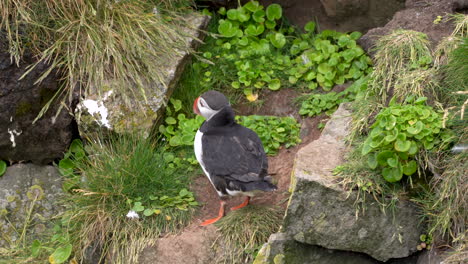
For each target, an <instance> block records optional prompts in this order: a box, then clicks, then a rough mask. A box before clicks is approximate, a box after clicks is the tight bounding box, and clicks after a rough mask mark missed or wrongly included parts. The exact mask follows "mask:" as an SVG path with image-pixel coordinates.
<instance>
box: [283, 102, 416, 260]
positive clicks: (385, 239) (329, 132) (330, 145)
mask: <svg viewBox="0 0 468 264" xmlns="http://www.w3.org/2000/svg"><path fill="white" fill-rule="evenodd" d="M350 121H351V116H350V112H349V111H348V110H347V109H346V105H344V104H342V105H341V106H340V107H339V109H338V110H337V111H336V112H335V114H334V115H333V116H332V118H331V120H330V121H329V122H328V123H327V125H326V127H325V129H324V131H323V133H322V135H321V137H320V138H319V139H318V140H316V141H313V142H311V143H310V144H309V145H307V146H305V147H303V148H302V149H301V150H300V151H299V152H298V153H297V154H296V155H297V156H296V162H295V167H294V169H293V177H294V181H293V182H295V186H294V190H293V194H292V196H291V199H290V203H289V206H288V209H287V214H286V216H285V220H284V225H283V227H284V232H285V233H287V234H288V235H289V236H292V237H293V238H294V239H295V240H296V241H298V242H301V243H306V244H310V245H319V246H322V247H326V248H329V249H337V250H346V251H354V252H362V253H366V254H368V255H370V256H372V257H373V258H375V259H377V260H380V261H387V260H388V259H390V258H402V257H406V256H409V255H410V254H411V253H413V252H415V251H416V246H417V245H418V242H419V236H420V234H421V233H422V227H421V226H419V222H420V221H419V216H418V213H417V209H416V206H414V205H413V204H412V203H409V202H404V201H399V202H398V203H397V204H396V205H395V215H392V214H391V213H389V212H387V214H385V213H384V212H383V211H382V210H381V207H380V205H379V204H378V203H377V202H376V201H375V200H374V199H373V197H366V199H365V201H366V204H365V208H366V210H365V214H364V215H362V214H361V215H359V216H358V215H357V214H356V212H357V210H356V207H355V205H354V204H355V201H356V193H355V192H352V191H351V192H348V191H345V190H343V189H341V188H340V186H338V185H337V184H336V180H337V179H336V176H333V174H332V170H333V169H334V168H335V167H336V166H338V165H340V164H342V162H343V161H344V160H343V157H344V154H345V152H346V145H345V142H344V138H345V137H346V136H347V135H348V133H349V125H350Z"/></svg>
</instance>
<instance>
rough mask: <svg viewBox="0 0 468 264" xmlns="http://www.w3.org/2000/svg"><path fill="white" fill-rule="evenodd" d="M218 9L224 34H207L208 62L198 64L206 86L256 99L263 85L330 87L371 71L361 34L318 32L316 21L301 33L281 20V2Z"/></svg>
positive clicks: (206, 55) (355, 78) (275, 87)
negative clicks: (236, 91) (360, 45)
mask: <svg viewBox="0 0 468 264" xmlns="http://www.w3.org/2000/svg"><path fill="white" fill-rule="evenodd" d="M218 13H219V16H220V17H215V21H217V22H216V25H217V27H216V29H217V31H218V33H219V34H220V35H221V37H220V38H219V39H217V40H214V39H211V38H208V40H207V41H206V43H207V45H206V46H207V47H208V46H209V48H203V47H202V50H203V51H205V52H204V53H203V58H204V60H202V61H200V62H199V63H196V64H194V68H195V69H196V70H197V71H200V74H201V75H202V76H203V77H202V78H200V80H199V81H200V86H202V87H216V88H218V87H219V86H218V85H219V84H223V86H229V90H230V89H232V88H234V89H240V88H242V94H244V95H245V96H247V99H248V100H249V101H255V100H256V99H257V97H258V94H257V91H261V89H263V88H268V89H270V90H278V89H280V88H281V87H285V86H286V85H291V86H292V87H301V88H306V87H308V89H316V88H317V87H318V86H321V87H322V88H323V89H324V90H326V91H328V90H330V89H331V88H332V87H333V85H335V84H343V83H344V82H345V81H347V80H357V79H359V78H360V77H361V76H363V75H365V74H366V73H368V72H369V71H370V68H369V65H370V64H371V60H370V59H369V57H368V56H366V55H365V54H364V51H363V50H362V49H361V48H360V47H359V46H357V44H356V39H358V38H359V37H360V36H361V34H360V33H358V32H353V33H351V34H344V33H339V32H335V31H330V30H325V31H323V32H321V33H318V34H316V32H315V31H316V29H315V23H314V22H309V23H307V24H306V25H305V27H304V31H305V33H302V34H301V33H299V32H298V31H297V30H296V29H295V28H294V27H291V26H287V25H286V23H284V22H281V21H280V19H281V18H282V9H281V7H280V6H279V5H277V4H272V5H269V6H268V7H267V8H266V10H264V7H263V6H262V5H260V4H259V3H258V2H257V1H251V2H248V3H246V4H245V5H244V6H241V7H238V8H236V9H230V10H225V9H220V10H219V11H218ZM209 61H211V62H212V63H214V65H210V63H209ZM221 73H222V74H221ZM220 77H221V78H220ZM218 79H219V80H218ZM219 88H221V87H219ZM223 88H224V89H226V87H223Z"/></svg>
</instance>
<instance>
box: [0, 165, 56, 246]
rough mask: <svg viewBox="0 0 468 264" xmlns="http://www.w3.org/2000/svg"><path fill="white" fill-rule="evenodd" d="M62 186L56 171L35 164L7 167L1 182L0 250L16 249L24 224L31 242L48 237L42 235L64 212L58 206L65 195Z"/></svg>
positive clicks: (54, 168) (0, 179) (50, 167)
mask: <svg viewBox="0 0 468 264" xmlns="http://www.w3.org/2000/svg"><path fill="white" fill-rule="evenodd" d="M61 185H62V180H61V176H60V174H59V172H58V170H57V168H56V167H53V166H38V165H34V164H16V165H13V166H10V167H8V169H7V171H6V173H5V174H4V175H3V176H2V177H1V178H0V186H2V188H1V189H0V233H1V234H2V236H0V248H9V247H11V246H14V244H15V243H17V241H18V239H19V238H20V237H21V234H19V233H18V230H23V227H24V226H25V224H26V225H27V228H26V229H27V239H28V241H29V240H33V239H35V238H40V237H41V236H42V235H45V234H44V233H43V232H44V231H45V230H46V228H47V227H48V226H50V225H51V224H52V222H51V221H50V220H51V219H52V218H53V217H55V216H57V215H58V214H59V213H60V212H61V211H63V208H62V207H61V206H59V205H58V204H57V201H58V199H59V198H60V197H61V195H62V186H61ZM30 210H31V213H29V211H30ZM28 217H30V218H28ZM12 225H13V226H12Z"/></svg>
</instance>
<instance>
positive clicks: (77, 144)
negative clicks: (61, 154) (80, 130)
mask: <svg viewBox="0 0 468 264" xmlns="http://www.w3.org/2000/svg"><path fill="white" fill-rule="evenodd" d="M70 151H71V152H72V153H75V155H76V154H78V153H80V154H79V155H81V153H83V154H84V148H83V142H82V141H81V140H80V139H74V140H73V141H72V143H71V144H70Z"/></svg>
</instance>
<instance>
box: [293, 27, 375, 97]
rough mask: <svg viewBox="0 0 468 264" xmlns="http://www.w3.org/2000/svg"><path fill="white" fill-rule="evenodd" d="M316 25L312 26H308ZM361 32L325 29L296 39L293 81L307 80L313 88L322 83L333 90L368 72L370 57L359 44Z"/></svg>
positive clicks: (325, 87) (325, 88) (323, 86)
mask: <svg viewBox="0 0 468 264" xmlns="http://www.w3.org/2000/svg"><path fill="white" fill-rule="evenodd" d="M306 27H308V28H310V29H311V28H312V27H311V25H306ZM360 37H361V33H359V32H353V33H351V34H345V33H339V32H336V31H331V30H324V31H322V32H321V33H319V34H317V35H316V36H315V37H314V38H311V37H310V35H308V34H303V35H302V36H301V38H297V39H295V40H294V41H293V45H292V46H291V54H293V55H295V54H298V56H297V57H296V58H295V59H294V63H293V67H292V68H290V69H289V71H288V73H289V76H290V77H289V82H290V83H293V84H294V83H295V82H297V81H298V80H301V79H303V80H304V81H306V82H307V86H308V88H309V89H312V90H313V89H315V88H317V87H318V86H320V87H322V88H323V89H324V90H325V91H329V90H330V89H331V88H332V87H333V86H334V85H335V84H343V83H344V82H345V81H347V80H357V79H359V78H361V77H363V76H365V75H366V74H368V73H369V72H370V71H371V69H372V68H370V67H369V66H370V65H371V64H372V61H371V60H370V58H369V57H368V56H367V55H366V54H365V52H364V50H363V49H362V48H361V47H359V46H358V45H357V44H356V40H357V39H358V38H360Z"/></svg>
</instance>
